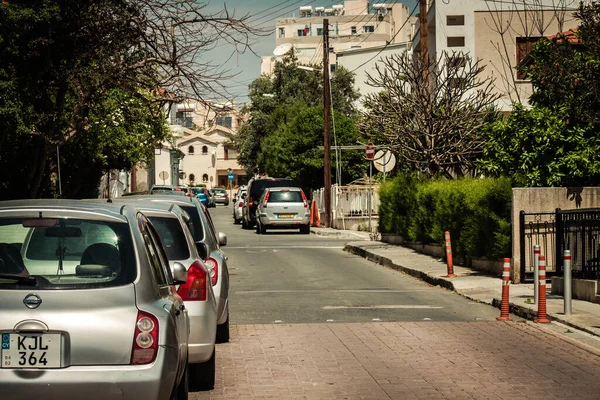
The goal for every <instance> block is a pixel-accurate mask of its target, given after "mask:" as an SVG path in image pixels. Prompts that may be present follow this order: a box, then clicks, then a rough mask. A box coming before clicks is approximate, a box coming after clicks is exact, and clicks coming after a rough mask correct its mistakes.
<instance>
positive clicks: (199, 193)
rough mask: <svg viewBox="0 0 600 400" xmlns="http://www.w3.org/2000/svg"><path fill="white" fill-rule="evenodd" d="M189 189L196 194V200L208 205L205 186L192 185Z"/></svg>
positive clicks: (205, 205)
mask: <svg viewBox="0 0 600 400" xmlns="http://www.w3.org/2000/svg"><path fill="white" fill-rule="evenodd" d="M191 191H192V194H193V195H194V196H196V198H197V199H198V200H200V203H202V204H204V207H208V206H209V194H208V190H207V189H206V188H205V187H203V186H200V187H193V188H191Z"/></svg>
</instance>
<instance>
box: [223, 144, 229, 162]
mask: <svg viewBox="0 0 600 400" xmlns="http://www.w3.org/2000/svg"><path fill="white" fill-rule="evenodd" d="M223 159H224V160H229V149H228V148H227V146H223Z"/></svg>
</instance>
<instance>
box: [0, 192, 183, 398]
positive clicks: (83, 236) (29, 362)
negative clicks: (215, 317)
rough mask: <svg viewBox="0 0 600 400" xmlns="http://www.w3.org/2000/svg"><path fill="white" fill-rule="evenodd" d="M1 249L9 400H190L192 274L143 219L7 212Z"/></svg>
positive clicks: (97, 210) (32, 204)
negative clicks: (184, 293)
mask: <svg viewBox="0 0 600 400" xmlns="http://www.w3.org/2000/svg"><path fill="white" fill-rule="evenodd" d="M169 197H172V198H179V196H169ZM0 240H1V243H0V302H1V303H2V307H0V335H1V336H2V350H1V353H2V354H1V360H2V361H1V362H2V364H1V368H0V382H1V386H2V397H3V398H5V397H7V396H8V397H7V398H10V399H13V400H14V399H33V398H37V397H40V396H41V397H43V398H44V399H68V398H73V396H74V395H75V396H76V397H77V398H84V399H90V400H91V399H139V398H143V399H161V400H163V399H187V397H188V371H189V370H188V362H187V361H188V335H189V329H190V328H189V320H188V313H187V312H185V305H184V303H183V301H182V299H181V297H180V296H178V295H177V294H176V292H175V285H178V284H185V283H186V281H187V272H186V270H185V267H184V266H183V265H181V264H179V263H175V264H174V270H173V272H171V268H170V267H169V262H168V259H167V255H166V254H165V250H164V248H163V246H162V244H161V241H160V238H159V234H158V232H157V230H156V229H155V227H154V226H153V224H152V223H151V222H150V220H149V219H148V218H147V217H146V216H144V215H143V214H142V213H139V212H138V210H137V209H136V208H135V207H133V206H128V205H125V206H123V205H115V204H108V203H103V204H96V203H91V202H85V201H78V200H47V199H46V200H18V201H3V202H0Z"/></svg>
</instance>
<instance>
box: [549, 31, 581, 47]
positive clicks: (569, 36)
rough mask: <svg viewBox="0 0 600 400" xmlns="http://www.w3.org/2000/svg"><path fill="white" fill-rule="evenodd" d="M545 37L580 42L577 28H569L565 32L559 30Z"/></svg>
mask: <svg viewBox="0 0 600 400" xmlns="http://www.w3.org/2000/svg"><path fill="white" fill-rule="evenodd" d="M547 38H548V40H551V41H553V42H562V41H564V40H566V41H567V42H569V43H571V44H581V38H580V37H579V35H578V30H577V29H569V30H568V31H565V32H559V33H557V34H556V35H552V36H547Z"/></svg>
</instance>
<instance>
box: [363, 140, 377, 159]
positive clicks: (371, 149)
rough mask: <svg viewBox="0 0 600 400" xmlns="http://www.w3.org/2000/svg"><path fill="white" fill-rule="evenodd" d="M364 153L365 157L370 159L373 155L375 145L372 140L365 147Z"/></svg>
mask: <svg viewBox="0 0 600 400" xmlns="http://www.w3.org/2000/svg"><path fill="white" fill-rule="evenodd" d="M365 153H366V154H367V158H368V159H369V160H372V159H373V158H374V157H375V145H374V144H373V143H372V142H369V143H368V144H367V147H366V148H365Z"/></svg>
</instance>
